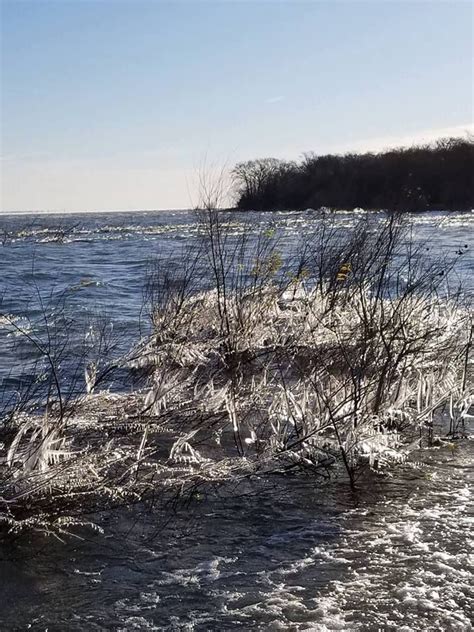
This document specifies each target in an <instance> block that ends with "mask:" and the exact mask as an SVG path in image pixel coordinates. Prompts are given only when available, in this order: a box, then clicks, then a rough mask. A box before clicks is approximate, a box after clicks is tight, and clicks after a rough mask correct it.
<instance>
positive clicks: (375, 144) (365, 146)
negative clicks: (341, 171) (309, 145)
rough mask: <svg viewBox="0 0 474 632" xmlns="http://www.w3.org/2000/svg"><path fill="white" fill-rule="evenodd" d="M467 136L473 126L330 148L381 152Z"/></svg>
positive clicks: (361, 141)
mask: <svg viewBox="0 0 474 632" xmlns="http://www.w3.org/2000/svg"><path fill="white" fill-rule="evenodd" d="M468 134H474V125H473V124H472V123H466V124H465V125H454V126H451V127H438V128H434V129H433V128H432V129H427V130H421V131H419V132H415V133H413V134H403V135H400V136H383V137H376V138H366V139H363V140H358V141H355V142H352V143H347V144H344V145H338V146H336V147H331V151H337V152H345V151H357V152H359V151H383V150H385V149H391V148H393V147H407V146H410V145H418V144H419V145H422V144H424V143H431V142H433V141H436V140H438V139H439V138H451V137H465V136H467V135H468Z"/></svg>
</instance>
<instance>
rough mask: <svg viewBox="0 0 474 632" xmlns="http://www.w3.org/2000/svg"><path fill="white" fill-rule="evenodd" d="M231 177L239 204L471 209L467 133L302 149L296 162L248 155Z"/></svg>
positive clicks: (471, 153)
mask: <svg viewBox="0 0 474 632" xmlns="http://www.w3.org/2000/svg"><path fill="white" fill-rule="evenodd" d="M232 177H233V182H234V186H235V192H236V196H237V199H236V206H237V208H238V209H241V210H252V209H253V210H283V209H305V208H320V207H322V206H325V207H331V208H356V207H362V208H365V209H388V210H399V211H424V210H437V209H438V210H441V209H442V210H467V209H472V208H474V186H473V184H474V138H473V137H468V138H446V139H442V140H439V141H437V142H436V143H434V144H431V145H423V146H413V147H409V148H398V149H391V150H389V151H385V152H382V153H364V154H354V153H348V154H344V155H334V154H327V155H324V156H317V155H315V154H313V153H310V154H304V157H303V159H302V160H301V161H300V162H286V161H282V160H277V159H276V158H263V159H258V160H250V161H248V162H241V163H239V164H237V165H236V166H235V167H234V169H233V171H232Z"/></svg>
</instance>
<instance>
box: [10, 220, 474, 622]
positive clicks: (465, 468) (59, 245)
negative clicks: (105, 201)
mask: <svg viewBox="0 0 474 632" xmlns="http://www.w3.org/2000/svg"><path fill="white" fill-rule="evenodd" d="M244 219H245V221H250V222H251V225H252V227H253V228H252V230H255V231H257V230H258V229H260V228H262V227H263V226H266V225H268V223H269V222H270V223H271V224H272V227H273V228H275V231H276V233H277V234H278V235H279V236H280V238H281V240H282V243H284V244H286V247H287V248H291V247H292V245H294V244H296V243H297V241H298V239H299V236H300V235H301V234H302V233H303V232H306V233H307V232H309V231H310V230H311V227H312V226H314V225H315V224H316V223H317V222H318V221H320V216H319V215H318V213H315V212H305V213H289V212H288V213H275V214H271V215H270V214H259V213H252V214H245V216H244V215H239V214H235V215H233V218H232V221H233V223H235V226H234V229H235V230H236V231H238V230H239V227H238V223H239V221H241V220H244ZM356 219H357V217H356V216H355V215H354V214H352V213H340V214H338V215H337V216H336V219H335V221H336V222H338V223H339V224H340V225H341V226H351V225H353V224H354V222H355V221H356ZM411 222H412V225H413V231H414V238H415V240H417V241H419V242H423V241H426V242H427V244H428V246H427V247H429V248H430V255H429V256H431V255H432V253H434V254H437V253H440V252H442V253H445V254H448V255H453V256H454V255H456V253H458V252H460V253H462V254H459V255H456V256H458V258H459V261H458V266H457V269H458V274H459V277H460V278H462V279H463V282H464V285H465V286H467V287H469V288H471V289H472V288H473V287H474V284H473V278H474V275H473V273H474V256H473V250H474V246H473V245H472V234H473V227H474V213H470V214H448V213H430V214H417V215H414V216H412V217H411ZM196 234H197V222H196V218H195V216H194V214H193V213H191V212H160V213H151V212H147V213H133V214H131V213H130V214H124V213H121V214H107V213H102V214H87V215H86V214H84V215H75V216H70V217H67V218H66V219H64V218H61V217H59V216H54V215H43V216H25V215H16V216H1V215H0V244H2V243H3V245H0V297H2V303H1V306H0V313H3V314H8V315H10V316H13V317H16V318H19V319H21V318H22V317H24V316H25V315H26V316H28V317H29V318H30V319H33V320H34V319H36V318H38V317H39V316H40V309H39V305H38V300H37V295H38V294H37V291H38V289H39V293H40V294H41V295H42V296H48V297H52V298H53V299H54V297H57V296H63V295H64V296H66V297H67V302H68V304H69V306H70V307H71V308H72V309H73V311H74V313H75V317H76V320H77V323H81V322H82V321H84V322H87V318H88V317H89V314H90V313H91V312H93V311H95V310H102V311H105V312H106V313H107V316H108V318H110V320H111V321H112V322H113V325H114V331H115V332H116V334H117V338H118V340H119V342H120V345H121V348H122V349H123V350H126V349H127V348H128V347H129V346H131V345H132V344H133V343H134V342H135V341H136V340H137V339H138V337H139V336H140V335H141V333H143V332H144V331H146V328H147V323H146V319H142V321H141V318H140V316H141V314H142V304H143V300H142V299H143V285H144V279H145V275H146V269H147V266H148V263H149V260H150V258H152V257H153V256H155V255H157V254H169V255H170V257H172V258H174V260H175V262H176V265H179V261H180V257H182V252H183V248H185V246H186V244H189V243H190V242H192V240H194V239H195V238H196ZM53 302H54V301H53ZM19 322H22V321H19ZM77 323H76V324H77ZM0 327H1V325H0ZM78 329H80V327H78ZM10 340H11V339H10V338H8V339H7V338H6V337H4V338H3V342H4V343H5V344H3V347H2V352H1V354H0V379H1V380H2V381H3V390H2V393H3V395H2V396H3V397H5V398H6V397H7V395H8V393H9V392H10V391H11V389H13V388H14V386H15V376H16V375H18V374H19V373H21V371H23V370H24V368H25V365H27V363H28V360H27V359H24V361H23V363H22V366H20V364H21V363H20V362H19V360H18V355H15V354H17V352H18V349H17V348H14V347H12V346H11V345H10V344H9V341H10ZM473 456H474V450H473V444H472V441H465V442H464V443H462V444H458V445H456V446H451V447H444V448H441V449H433V450H430V451H424V452H420V453H419V454H417V455H416V457H415V461H419V462H420V464H421V463H424V464H425V465H424V466H423V467H420V466H418V465H417V464H416V463H412V464H410V465H409V464H405V465H404V466H400V468H399V469H398V470H396V471H395V472H394V473H393V477H391V478H385V477H383V478H382V477H375V476H374V477H373V478H372V479H371V480H370V481H369V484H366V485H361V491H359V492H357V493H350V492H349V490H348V489H347V486H346V484H344V483H343V482H342V481H339V480H338V479H337V477H336V478H335V479H334V480H333V481H331V482H329V483H327V484H326V485H325V486H324V487H321V486H319V485H318V484H316V483H315V482H314V480H312V479H311V478H300V477H294V478H283V477H280V478H274V479H271V480H260V481H256V482H255V483H252V484H250V483H249V484H248V486H247V487H245V488H239V489H238V490H236V493H234V494H228V493H226V490H222V493H221V494H219V495H218V494H216V495H215V496H212V497H209V498H200V499H196V500H195V501H194V502H193V503H192V505H191V506H190V507H189V508H187V509H186V510H183V509H181V510H180V511H179V512H178V514H177V515H175V516H173V517H172V520H171V522H170V523H169V524H165V522H166V520H167V519H168V518H170V512H169V511H168V512H165V511H163V510H159V509H155V510H154V511H151V512H138V510H137V511H133V510H131V511H121V512H118V513H116V514H110V515H108V516H106V517H104V526H105V529H106V535H105V536H100V535H95V534H91V533H85V534H83V535H84V539H83V540H70V539H69V540H67V541H65V542H64V543H61V542H58V541H56V540H54V539H49V540H45V539H43V538H41V537H39V536H34V537H32V538H30V539H26V538H23V539H21V540H20V541H17V542H15V543H9V544H8V546H5V545H1V546H3V548H0V603H1V604H2V610H1V612H0V629H2V630H26V629H32V630H49V631H50V632H51V631H56V630H57V631H58V632H59V631H64V630H117V631H118V630H127V631H128V630H183V631H185V630H186V631H191V630H192V631H205V630H216V631H225V630H234V629H241V630H262V631H263V630H285V631H286V630H289V631H295V632H296V631H298V632H299V631H300V630H301V631H302V630H313V631H317V632H324V631H326V630H349V631H350V630H367V631H372V630H373V631H376V630H383V631H385V630H388V631H393V632H398V631H402V632H410V631H420V632H422V631H423V632H425V631H432V632H435V631H436V632H438V631H441V630H453V631H455V630H456V631H465V630H471V629H472V607H473V603H474V599H473V598H474V594H473V589H472V586H473V585H474V582H473V572H472V571H473V569H472V561H473V560H472V548H470V545H472V540H470V537H471V531H472V524H473V517H472V513H471V509H472V504H470V502H471V501H470V498H471V496H470V494H471V491H472V471H473Z"/></svg>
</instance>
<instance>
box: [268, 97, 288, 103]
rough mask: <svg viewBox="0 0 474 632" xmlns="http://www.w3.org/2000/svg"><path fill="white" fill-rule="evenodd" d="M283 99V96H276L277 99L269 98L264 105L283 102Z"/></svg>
mask: <svg viewBox="0 0 474 632" xmlns="http://www.w3.org/2000/svg"><path fill="white" fill-rule="evenodd" d="M284 98H285V97H284V96H281V95H280V96H277V97H269V98H268V99H267V100H266V101H265V103H269V104H272V103H280V101H283V100H284Z"/></svg>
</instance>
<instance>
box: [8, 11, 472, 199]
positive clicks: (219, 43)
mask: <svg viewBox="0 0 474 632" xmlns="http://www.w3.org/2000/svg"><path fill="white" fill-rule="evenodd" d="M472 37H473V33H472V4H471V2H469V1H467V2H456V1H455V0H452V1H446V2H437V1H424V2H411V1H401V2H400V1H395V0H393V1H392V0H386V1H384V0H378V1H372V2H360V1H358V0H352V1H346V2H344V1H338V0H332V1H330V2H329V1H328V2H322V1H321V2H319V1H313V2H311V1H307V2H299V1H297V0H296V1H295V0H293V1H290V0H287V1H286V2H281V1H276V0H275V1H263V0H262V1H257V0H253V1H235V2H232V1H224V0H221V1H220V2H217V1H216V2H211V1H206V2H205V1H200V0H192V1H191V0H188V1H184V0H183V1H180V0H175V1H173V2H171V1H169V2H164V1H159V0H148V1H142V0H134V1H133V2H132V1H119V0H102V1H99V2H97V1H96V2H92V1H88V0H60V1H54V2H50V1H42V0H35V1H34V2H28V1H23V0H2V78H1V88H2V94H1V96H2V116H1V119H2V185H3V186H2V209H3V210H24V209H26V208H29V209H37V208H43V209H44V208H48V209H54V210H82V209H84V210H90V209H127V208H166V207H172V208H180V207H188V206H190V205H192V204H194V203H196V202H197V200H196V188H195V183H196V173H197V171H198V170H199V168H201V167H202V165H203V163H205V164H206V165H207V166H208V168H209V169H210V170H211V171H212V169H213V168H217V167H219V166H220V165H222V164H228V165H231V164H233V163H235V162H236V161H238V160H243V159H250V158H254V157H261V156H276V157H280V158H292V159H293V158H298V156H299V155H301V154H302V152H304V151H316V152H327V151H344V150H349V149H350V150H352V149H354V150H364V149H372V148H373V149H380V148H382V147H385V146H389V145H393V144H398V143H400V142H402V143H409V142H411V141H418V140H420V139H427V140H429V139H431V138H434V137H436V136H439V135H444V134H445V133H446V132H451V131H454V132H459V133H462V131H463V130H464V129H467V128H468V126H470V125H471V122H472V52H473V50H472V43H473V42H472Z"/></svg>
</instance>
